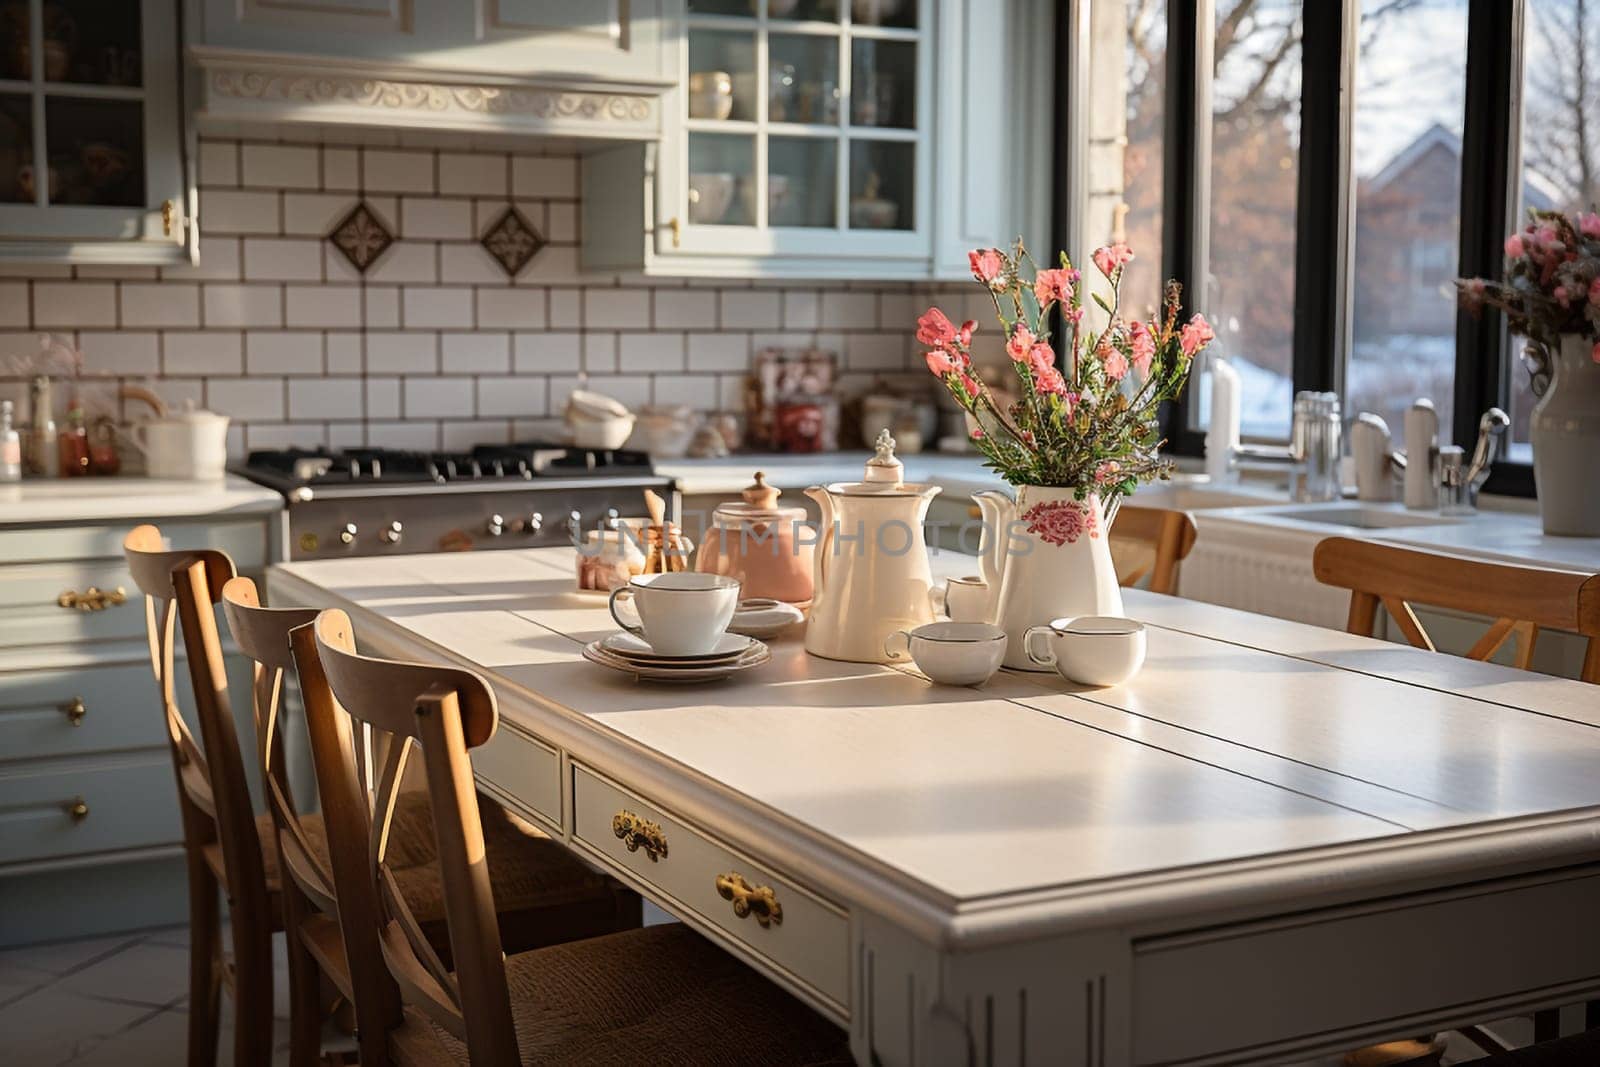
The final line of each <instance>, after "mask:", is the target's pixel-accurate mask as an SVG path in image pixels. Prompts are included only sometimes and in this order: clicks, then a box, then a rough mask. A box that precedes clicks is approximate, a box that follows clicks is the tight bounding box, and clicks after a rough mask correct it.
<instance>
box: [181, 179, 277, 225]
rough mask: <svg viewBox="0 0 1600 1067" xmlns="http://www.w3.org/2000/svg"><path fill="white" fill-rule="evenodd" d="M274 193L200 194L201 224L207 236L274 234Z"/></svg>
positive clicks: (220, 191)
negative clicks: (219, 234)
mask: <svg viewBox="0 0 1600 1067" xmlns="http://www.w3.org/2000/svg"><path fill="white" fill-rule="evenodd" d="M280 207H281V205H280V203H279V198H278V194H277V193H266V192H259V191H244V190H235V189H206V190H203V191H202V192H201V193H200V225H201V226H203V227H204V228H205V232H207V233H277V232H278V226H279V221H280V220H279V208H280Z"/></svg>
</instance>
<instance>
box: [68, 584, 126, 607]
mask: <svg viewBox="0 0 1600 1067" xmlns="http://www.w3.org/2000/svg"><path fill="white" fill-rule="evenodd" d="M127 601H128V591H127V590H126V589H124V588H122V586H120V585H119V586H117V587H116V588H115V589H112V590H109V591H108V590H105V589H100V588H98V587H97V586H93V585H91V586H90V587H89V588H87V589H85V590H84V591H83V592H81V593H78V592H74V591H73V590H71V589H68V590H67V591H66V592H65V593H62V594H61V595H60V596H58V597H56V605H57V606H58V607H63V608H77V609H78V610H79V611H104V610H106V609H107V608H114V607H116V606H117V605H118V604H125V603H127Z"/></svg>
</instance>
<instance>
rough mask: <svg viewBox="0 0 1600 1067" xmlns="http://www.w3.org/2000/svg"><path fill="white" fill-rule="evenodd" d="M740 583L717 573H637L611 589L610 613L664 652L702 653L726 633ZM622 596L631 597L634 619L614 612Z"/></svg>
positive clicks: (736, 603)
mask: <svg viewBox="0 0 1600 1067" xmlns="http://www.w3.org/2000/svg"><path fill="white" fill-rule="evenodd" d="M739 589H740V585H739V581H738V579H736V578H729V577H726V576H725V575H721V574H701V573H699V572H697V571H676V572H672V573H668V574H641V575H639V576H638V577H636V578H633V579H630V580H629V582H628V584H627V585H625V586H623V587H622V588H621V589H616V590H613V591H612V593H611V617H612V618H613V619H615V620H616V621H617V625H618V626H620V627H622V628H623V629H624V630H627V631H628V632H629V633H631V634H635V635H637V636H639V637H642V638H643V639H644V640H646V641H648V642H649V643H650V647H651V648H652V649H654V650H655V651H657V652H660V653H662V654H663V655H667V656H703V655H705V654H706V653H708V652H710V651H712V650H713V649H714V648H715V647H716V644H717V639H718V638H720V637H721V636H722V635H723V634H725V633H727V631H728V623H729V622H731V621H733V612H734V609H735V608H736V607H738V606H739ZM622 601H631V602H632V603H633V608H634V610H635V611H636V612H638V614H639V622H638V623H637V624H635V623H630V622H628V621H626V620H625V619H623V617H622V616H621V615H619V614H618V613H617V605H618V603H619V602H622Z"/></svg>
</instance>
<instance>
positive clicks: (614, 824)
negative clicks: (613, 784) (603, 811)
mask: <svg viewBox="0 0 1600 1067" xmlns="http://www.w3.org/2000/svg"><path fill="white" fill-rule="evenodd" d="M611 832H612V833H614V834H616V835H617V839H618V840H619V841H621V842H622V843H623V844H624V845H627V846H628V851H629V852H638V851H639V850H640V849H641V848H642V849H644V854H645V855H646V856H649V857H650V862H651V863H654V862H655V861H656V860H663V859H666V858H667V835H666V834H664V833H662V832H661V827H659V826H657V825H656V824H655V823H653V822H651V821H650V820H649V819H641V818H639V816H637V815H635V814H634V813H633V812H631V811H619V812H617V813H616V814H615V815H613V816H612V817H611Z"/></svg>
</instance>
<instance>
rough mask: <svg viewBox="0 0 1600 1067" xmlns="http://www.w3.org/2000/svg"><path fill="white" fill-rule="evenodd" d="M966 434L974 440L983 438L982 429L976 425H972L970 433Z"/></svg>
mask: <svg viewBox="0 0 1600 1067" xmlns="http://www.w3.org/2000/svg"><path fill="white" fill-rule="evenodd" d="M967 436H968V437H971V438H972V439H973V440H974V441H981V440H983V431H982V430H980V429H978V427H976V426H974V427H973V428H972V432H971V433H970V434H968V435H967Z"/></svg>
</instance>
